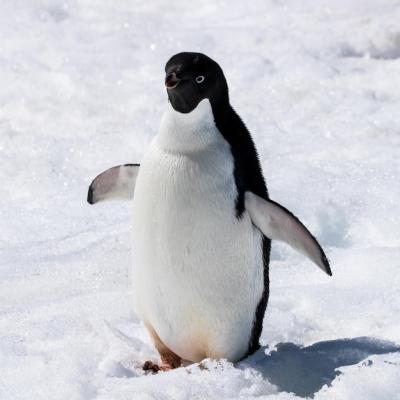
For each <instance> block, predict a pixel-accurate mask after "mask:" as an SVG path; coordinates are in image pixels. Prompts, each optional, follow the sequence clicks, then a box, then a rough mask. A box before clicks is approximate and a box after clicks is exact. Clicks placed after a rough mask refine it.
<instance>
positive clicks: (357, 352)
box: [238, 337, 400, 397]
mask: <svg viewBox="0 0 400 400" xmlns="http://www.w3.org/2000/svg"><path fill="white" fill-rule="evenodd" d="M266 349H267V348H266V347H263V348H261V349H260V350H258V351H257V352H256V353H255V354H253V355H252V356H250V357H249V358H247V359H246V360H244V361H242V362H241V363H240V365H238V367H239V368H249V367H250V368H252V369H255V370H257V371H259V372H260V373H261V374H262V376H263V377H264V378H265V379H267V380H268V381H269V382H270V383H272V384H274V385H275V386H277V387H278V389H279V391H282V392H291V393H294V394H296V395H297V396H300V397H313V396H314V394H315V393H316V392H318V391H319V390H320V389H321V388H322V386H324V385H328V386H330V385H331V382H332V381H333V380H334V379H335V378H336V377H337V376H338V375H340V374H341V372H340V371H338V370H337V368H340V367H343V366H347V365H354V364H357V363H359V362H361V361H363V360H365V359H366V358H367V357H369V356H371V355H377V354H387V353H394V352H400V346H398V345H395V344H394V343H392V342H387V341H382V340H379V339H374V338H370V337H357V338H352V339H336V340H329V341H323V342H318V343H314V344H313V345H311V346H306V347H302V346H298V345H296V344H294V343H279V344H278V345H277V346H276V348H275V349H274V350H272V351H271V352H270V353H269V354H266V353H265V351H266ZM369 365H372V361H371V360H367V361H366V362H365V366H369Z"/></svg>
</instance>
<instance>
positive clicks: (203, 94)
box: [165, 53, 229, 113]
mask: <svg viewBox="0 0 400 400" xmlns="http://www.w3.org/2000/svg"><path fill="white" fill-rule="evenodd" d="M165 73H166V77H165V86H166V87H167V93H168V98H169V100H170V102H171V104H172V107H173V108H174V109H175V110H176V111H179V112H181V113H189V112H191V111H192V110H194V109H195V108H196V107H197V105H198V104H199V103H200V101H202V100H203V99H209V100H210V102H211V104H212V105H213V106H215V105H217V104H221V105H223V104H229V98H228V85H227V83H226V79H225V76H224V73H223V72H222V69H221V67H220V66H219V65H218V64H217V63H216V62H215V61H214V60H212V59H211V58H209V57H207V56H206V55H204V54H201V53H178V54H175V55H174V56H173V57H171V58H170V59H169V61H168V62H167V65H166V66H165Z"/></svg>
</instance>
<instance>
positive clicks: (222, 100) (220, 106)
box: [165, 53, 271, 355]
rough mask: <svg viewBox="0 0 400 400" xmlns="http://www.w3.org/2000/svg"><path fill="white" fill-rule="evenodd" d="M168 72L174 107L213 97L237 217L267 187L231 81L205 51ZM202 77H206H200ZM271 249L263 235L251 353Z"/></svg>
mask: <svg viewBox="0 0 400 400" xmlns="http://www.w3.org/2000/svg"><path fill="white" fill-rule="evenodd" d="M165 72H166V86H167V88H168V89H167V93H168V98H169V101H170V102H171V104H172V107H173V108H174V109H175V110H177V111H179V112H182V113H188V112H190V111H192V110H193V109H194V108H195V107H196V106H197V105H198V104H199V102H200V101H201V100H203V99H205V98H208V99H209V100H210V103H211V107H212V111H213V115H214V120H215V124H216V126H217V128H218V130H219V131H220V132H221V134H222V136H223V137H224V138H225V140H226V141H227V142H228V143H229V145H230V148H231V152H232V156H233V159H234V178H235V183H236V188H237V198H236V210H235V211H236V217H237V218H241V217H242V215H243V213H244V211H245V204H244V194H245V192H246V191H247V190H248V191H252V192H253V193H255V194H257V195H258V196H260V197H262V198H264V199H268V191H267V186H266V184H265V180H264V177H263V173H262V169H261V165H260V161H259V158H258V153H257V150H256V147H255V145H254V142H253V139H252V137H251V135H250V132H249V131H248V130H247V128H246V125H245V124H244V123H243V121H242V120H241V119H240V117H239V116H238V114H236V112H235V111H234V109H233V108H232V106H231V105H230V103H229V93H228V84H227V82H226V79H225V76H224V74H223V72H222V69H221V67H220V66H219V65H218V64H217V63H216V62H215V61H214V60H212V59H211V58H209V57H207V56H206V55H204V54H201V53H179V54H176V55H174V56H173V57H171V59H170V60H169V61H168V62H167V64H166V67H165ZM199 77H202V78H204V79H198V78H199ZM270 251H271V241H270V240H269V239H268V238H267V237H265V236H263V243H262V252H263V262H264V290H263V294H262V296H261V299H260V301H259V303H258V306H257V308H256V310H255V315H254V322H253V328H252V334H251V338H250V341H249V347H248V353H247V354H248V355H249V354H252V353H254V352H255V351H256V350H257V349H258V348H259V338H260V335H261V331H262V324H263V319H264V314H265V310H266V307H267V302H268V296H269V270H268V267H269V259H270ZM244 267H245V266H244ZM249 290H251V288H249Z"/></svg>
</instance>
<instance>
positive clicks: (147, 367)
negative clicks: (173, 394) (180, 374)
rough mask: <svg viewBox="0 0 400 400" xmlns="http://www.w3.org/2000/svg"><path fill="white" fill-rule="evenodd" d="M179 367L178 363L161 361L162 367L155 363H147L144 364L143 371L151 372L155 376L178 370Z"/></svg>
mask: <svg viewBox="0 0 400 400" xmlns="http://www.w3.org/2000/svg"><path fill="white" fill-rule="evenodd" d="M179 366H180V363H179V365H178V364H176V363H173V362H168V361H164V360H162V361H161V363H160V365H158V364H156V363H153V361H146V362H145V363H144V364H143V367H142V369H143V371H151V372H153V373H154V374H157V373H158V372H160V371H169V370H171V369H174V368H178V367H179Z"/></svg>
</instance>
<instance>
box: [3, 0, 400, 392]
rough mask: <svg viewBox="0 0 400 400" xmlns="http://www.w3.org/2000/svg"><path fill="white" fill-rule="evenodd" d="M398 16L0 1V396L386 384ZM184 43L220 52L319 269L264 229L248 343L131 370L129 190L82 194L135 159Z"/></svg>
mask: <svg viewBox="0 0 400 400" xmlns="http://www.w3.org/2000/svg"><path fill="white" fill-rule="evenodd" d="M399 20H400V4H399V2H398V0H382V1H377V0H337V1H335V0H319V1H311V0H304V1H301V2H300V1H295V0H286V1H281V0H254V1H251V2H250V1H249V2H241V1H223V0H214V1H211V0H203V1H198V2H191V1H190V2H189V1H183V0H176V1H173V2H171V1H169V2H167V1H165V2H162V1H160V0H155V1H132V0H114V1H112V2H109V1H101V0H91V1H88V0H86V1H85V0H80V1H77V0H63V1H61V0H30V1H24V0H3V1H2V2H1V12H0V40H1V50H0V85H1V90H0V157H1V168H0V180H1V182H2V184H1V186H0V191H1V192H0V194H1V195H0V216H1V235H0V278H1V280H0V399H2V400H17V399H35V400H41V399H52V400H58V399H68V400H75V399H76V400H78V399H104V400H106V399H107V400H109V399H115V400H122V399H140V400H141V399H143V400H149V399H157V400H167V399H178V400H179V399H251V398H258V397H260V398H264V399H279V400H283V399H285V400H286V399H298V398H304V397H313V398H314V399H316V400H322V399H324V400H325V399H329V400H330V399H335V400H337V399H339V400H341V399H364V400H368V399H380V400H386V399H388V400H389V399H390V400H392V399H399V398H400V395H399V393H400V346H399V344H400V318H399V315H400V235H399V232H400V201H399V199H400V183H399V173H400V157H399V155H400V153H399V149H400V119H399V107H400V91H399V88H400V26H399ZM183 50H190V51H201V52H204V53H206V54H208V55H209V56H211V57H212V58H214V59H216V60H217V61H218V62H219V63H220V64H221V66H222V68H223V69H224V71H225V73H226V76H227V79H228V83H229V85H230V94H231V101H232V104H233V106H234V107H235V108H236V110H237V111H238V113H239V114H240V115H241V117H242V118H243V119H244V121H245V122H246V124H247V126H248V127H249V129H250V131H251V132H252V134H253V136H254V139H255V141H256V143H257V146H258V149H259V152H260V158H261V160H262V165H263V169H264V172H265V175H266V178H267V181H268V186H269V190H270V194H271V197H272V199H274V200H276V201H278V202H280V203H281V204H283V205H284V206H285V207H287V208H289V209H290V210H292V211H293V212H294V213H295V214H296V215H298V216H299V217H300V218H301V219H302V220H303V221H304V223H305V224H306V225H307V226H308V227H309V228H310V230H311V231H312V232H313V233H315V234H316V236H317V237H318V238H319V239H320V241H321V244H322V245H323V247H324V248H325V249H326V252H327V256H328V257H329V259H330V261H331V265H332V271H333V277H332V278H330V277H328V276H326V275H325V274H323V273H322V272H321V271H318V270H317V269H316V268H315V267H314V266H313V265H312V264H311V263H310V262H309V261H308V260H307V259H305V258H304V257H303V256H301V255H298V254H297V253H295V252H294V251H292V250H291V249H289V248H288V247H286V246H284V245H280V244H277V243H275V244H274V245H273V254H272V262H271V268H270V270H271V276H270V278H271V297H270V303H269V306H268V309H267V313H266V317H265V320H264V330H263V334H262V345H263V347H262V349H260V350H259V351H258V352H257V353H256V354H254V355H253V356H252V357H251V358H249V359H247V360H244V361H242V362H240V363H238V364H237V365H233V364H231V363H228V362H226V361H210V360H206V361H204V362H203V363H202V364H201V365H197V364H193V365H189V366H187V367H185V368H180V369H177V370H174V371H171V372H167V373H161V374H158V375H145V374H144V373H143V372H142V371H141V369H140V365H141V363H142V362H143V361H144V360H146V359H149V358H150V359H153V360H155V359H156V358H157V354H156V353H155V350H154V348H153V347H152V344H151V342H150V339H149V337H148V335H147V333H146V331H145V329H144V327H143V325H142V324H141V323H140V321H139V320H138V318H137V317H136V316H135V315H134V313H133V311H132V296H131V290H130V279H131V278H130V269H131V265H130V240H129V239H130V222H129V204H127V203H124V202H114V203H104V204H98V205H96V206H89V205H88V204H87V203H86V194H87V187H88V185H89V183H90V181H91V179H92V178H94V177H95V176H96V175H97V174H98V173H100V172H101V171H103V170H105V169H107V168H109V167H111V166H113V165H118V164H123V163H132V162H140V161H141V159H142V157H143V154H144V152H145V151H146V148H147V146H148V144H149V142H150V140H151V138H152V137H153V136H154V135H155V133H156V132H157V129H158V126H159V123H160V118H161V114H162V112H163V110H164V108H165V106H166V103H167V99H166V93H165V90H164V88H163V79H164V71H163V68H164V64H165V62H166V61H167V59H168V58H169V57H170V56H171V55H173V54H175V53H177V52H179V51H183Z"/></svg>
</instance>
